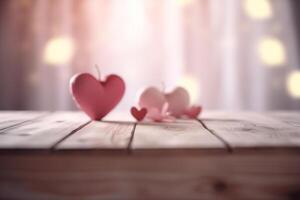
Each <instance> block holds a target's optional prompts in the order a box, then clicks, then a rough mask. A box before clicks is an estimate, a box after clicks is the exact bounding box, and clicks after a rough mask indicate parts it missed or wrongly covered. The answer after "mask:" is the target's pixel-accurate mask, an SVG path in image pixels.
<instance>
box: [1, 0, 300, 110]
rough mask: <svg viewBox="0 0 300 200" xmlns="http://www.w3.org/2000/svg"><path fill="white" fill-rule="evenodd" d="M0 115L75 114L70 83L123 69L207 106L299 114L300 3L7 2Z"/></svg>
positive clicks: (139, 85) (137, 83)
mask: <svg viewBox="0 0 300 200" xmlns="http://www.w3.org/2000/svg"><path fill="white" fill-rule="evenodd" d="M0 9H1V10H0V15H1V17H0V109H1V110H26V109H30V110H70V109H72V110H73V109H76V106H75V105H74V103H73V101H72V98H71V96H70V94H69V79H70V77H71V76H72V75H73V74H75V73H79V72H89V73H93V74H95V75H96V70H95V68H94V66H95V64H97V65H98V66H100V70H101V75H102V77H105V76H106V75H108V74H111V73H117V74H119V75H120V76H122V77H123V78H124V79H125V82H126V86H127V91H126V94H125V96H124V98H123V100H122V102H121V103H120V104H119V106H118V108H117V109H118V110H124V111H128V109H129V108H130V107H131V106H132V105H134V104H136V100H137V99H136V95H137V94H138V92H139V91H140V90H141V89H143V88H145V87H147V86H150V85H154V86H156V87H158V88H163V85H165V87H166V90H167V91H168V90H172V89H173V88H174V87H176V86H178V85H181V86H184V87H185V88H186V89H188V90H189V91H190V94H191V97H192V101H193V103H195V104H201V105H203V106H204V108H205V109H222V110H256V111H263V110H275V109H276V110H299V109H300V56H299V48H300V21H298V20H300V16H299V15H300V13H299V10H300V1H297V0H223V1H220V0H1V1H0Z"/></svg>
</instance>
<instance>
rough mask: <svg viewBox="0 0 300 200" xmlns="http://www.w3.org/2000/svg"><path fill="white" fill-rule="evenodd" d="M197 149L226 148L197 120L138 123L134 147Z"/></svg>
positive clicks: (133, 142)
mask: <svg viewBox="0 0 300 200" xmlns="http://www.w3.org/2000/svg"><path fill="white" fill-rule="evenodd" d="M176 148H177V149H192V148H194V149H197V148H199V149H200V148H203V149H206V148H217V149H220V150H225V146H224V144H223V143H222V141H220V140H219V139H218V138H216V137H215V136H214V135H212V134H211V133H210V132H208V131H207V130H206V129H205V128H204V127H203V126H202V125H201V124H200V123H199V122H197V121H196V120H177V121H176V122H170V123H138V124H137V126H136V129H135V132H134V137H133V141H132V149H133V150H135V149H136V150H137V149H176Z"/></svg>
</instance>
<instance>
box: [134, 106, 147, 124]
mask: <svg viewBox="0 0 300 200" xmlns="http://www.w3.org/2000/svg"><path fill="white" fill-rule="evenodd" d="M130 112H131V115H132V116H133V117H134V118H135V119H136V120H137V121H142V120H143V119H144V118H145V116H146V114H147V109H146V108H141V109H140V110H138V109H137V108H136V107H131V109H130Z"/></svg>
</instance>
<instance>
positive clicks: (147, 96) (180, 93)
mask: <svg viewBox="0 0 300 200" xmlns="http://www.w3.org/2000/svg"><path fill="white" fill-rule="evenodd" d="M189 102H190V97H189V94H188V92H187V91H186V90H185V89H184V88H182V87H177V88H175V89H174V90H173V91H172V92H170V93H164V92H163V91H160V90H158V89H157V88H155V87H149V88H147V89H146V90H144V91H143V93H142V94H141V95H140V97H139V106H140V107H145V108H147V109H148V114H150V113H151V112H150V110H153V109H154V108H155V109H157V111H159V112H160V111H161V110H162V108H163V105H164V104H165V103H168V110H167V111H168V113H169V114H170V115H172V116H174V117H177V118H178V117H180V116H182V115H183V114H184V112H185V110H186V109H187V108H188V106H189ZM148 114H147V115H148Z"/></svg>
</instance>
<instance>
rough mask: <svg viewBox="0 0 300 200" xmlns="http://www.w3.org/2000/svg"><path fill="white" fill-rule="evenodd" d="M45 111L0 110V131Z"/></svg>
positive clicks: (40, 114)
mask: <svg viewBox="0 0 300 200" xmlns="http://www.w3.org/2000/svg"><path fill="white" fill-rule="evenodd" d="M45 114H46V112H34V111H1V112H0V131H2V130H4V129H7V128H10V127H12V126H16V125H19V124H22V123H24V122H27V121H30V120H33V119H35V118H38V117H41V116H43V115H45Z"/></svg>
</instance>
